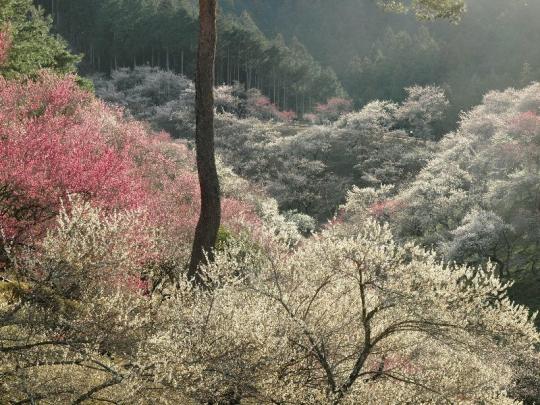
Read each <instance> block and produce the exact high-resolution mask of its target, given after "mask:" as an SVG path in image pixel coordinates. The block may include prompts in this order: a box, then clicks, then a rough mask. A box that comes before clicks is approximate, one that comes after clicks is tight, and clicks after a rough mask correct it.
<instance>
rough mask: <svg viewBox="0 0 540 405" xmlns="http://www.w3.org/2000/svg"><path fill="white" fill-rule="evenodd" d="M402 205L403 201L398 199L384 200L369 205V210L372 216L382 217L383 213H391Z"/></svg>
mask: <svg viewBox="0 0 540 405" xmlns="http://www.w3.org/2000/svg"><path fill="white" fill-rule="evenodd" d="M403 206H404V204H403V201H400V200H385V201H380V202H377V203H375V204H373V205H371V206H370V207H369V212H370V214H371V215H373V216H374V217H378V218H380V217H383V216H385V215H392V214H394V213H396V212H397V211H399V209H400V208H402V207H403Z"/></svg>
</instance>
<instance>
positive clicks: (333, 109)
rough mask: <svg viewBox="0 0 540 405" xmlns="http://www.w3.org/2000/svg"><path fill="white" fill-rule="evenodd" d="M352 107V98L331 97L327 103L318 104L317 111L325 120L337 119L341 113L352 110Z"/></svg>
mask: <svg viewBox="0 0 540 405" xmlns="http://www.w3.org/2000/svg"><path fill="white" fill-rule="evenodd" d="M352 108H353V103H352V101H351V100H348V99H345V98H339V97H334V98H331V99H329V100H328V101H327V102H326V104H317V105H316V106H315V112H316V114H317V115H318V116H319V117H320V119H321V120H323V121H335V120H337V119H338V118H339V116H340V115H342V114H345V113H348V112H351V111H352Z"/></svg>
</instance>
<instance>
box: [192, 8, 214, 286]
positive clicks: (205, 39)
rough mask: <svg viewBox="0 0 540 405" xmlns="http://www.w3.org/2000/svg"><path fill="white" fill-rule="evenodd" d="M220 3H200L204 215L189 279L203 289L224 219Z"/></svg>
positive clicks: (199, 144) (199, 143)
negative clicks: (217, 95)
mask: <svg viewBox="0 0 540 405" xmlns="http://www.w3.org/2000/svg"><path fill="white" fill-rule="evenodd" d="M216 3H217V0H199V8H200V11H199V24H200V29H199V49H198V54H197V78H196V93H195V105H196V125H197V126H196V132H195V144H196V149H197V170H198V172H199V183H200V188H201V213H200V217H199V222H198V223H197V228H196V230H195V238H194V241H193V250H192V252H191V261H190V264H189V270H188V278H189V279H190V280H192V281H193V282H194V283H196V284H198V285H200V286H204V280H203V279H202V277H201V273H200V271H199V265H201V264H203V263H205V262H206V257H205V253H206V254H207V255H208V259H212V253H213V252H212V250H213V248H214V245H215V243H216V238H217V233H218V229H219V224H220V220H221V206H220V195H219V194H220V192H219V179H218V175H217V169H216V160H215V155H214V93H213V88H214V69H215V67H214V63H215V54H216Z"/></svg>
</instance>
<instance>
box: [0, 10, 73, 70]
mask: <svg viewBox="0 0 540 405" xmlns="http://www.w3.org/2000/svg"><path fill="white" fill-rule="evenodd" d="M51 24H52V20H51V19H50V18H48V17H45V16H44V13H43V11H42V10H41V9H37V8H36V7H35V6H33V4H32V0H0V30H7V31H8V32H9V33H10V35H11V37H12V41H13V42H12V46H11V48H10V49H9V53H8V59H7V61H6V62H5V63H4V64H2V65H1V66H0V75H2V76H5V77H8V78H17V77H21V76H28V75H30V76H32V75H34V74H35V73H36V72H37V71H38V70H40V69H51V70H54V71H55V72H58V73H61V74H64V73H69V72H74V71H75V64H76V63H77V62H78V61H79V59H80V58H79V57H78V56H75V55H73V54H71V53H70V52H69V50H68V49H67V44H66V42H65V41H64V40H62V39H61V38H60V37H59V36H56V35H54V34H52V33H51Z"/></svg>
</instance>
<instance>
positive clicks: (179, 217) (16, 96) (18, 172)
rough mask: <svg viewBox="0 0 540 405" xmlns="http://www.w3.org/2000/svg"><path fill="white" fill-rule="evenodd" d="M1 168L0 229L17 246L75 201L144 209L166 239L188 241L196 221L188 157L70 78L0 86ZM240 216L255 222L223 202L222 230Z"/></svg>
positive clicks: (244, 208) (243, 207)
mask: <svg viewBox="0 0 540 405" xmlns="http://www.w3.org/2000/svg"><path fill="white" fill-rule="evenodd" d="M0 166H1V170H0V226H1V228H2V230H3V232H4V234H5V236H6V237H7V238H8V239H10V240H12V241H14V242H15V243H29V241H32V240H39V238H40V237H42V236H43V235H44V232H45V231H46V230H47V229H48V228H49V227H50V226H52V224H54V219H55V217H56V215H57V213H58V212H59V210H60V207H61V204H62V201H63V202H64V204H66V203H67V202H68V201H69V199H68V196H69V195H71V194H77V195H79V196H81V197H82V198H84V199H86V200H87V201H89V202H91V203H92V204H93V205H95V206H99V207H101V208H103V209H105V211H114V210H117V209H129V210H140V211H141V212H143V213H144V215H145V216H146V222H147V223H148V224H149V226H150V227H153V228H159V229H161V232H162V234H165V235H166V236H167V238H168V239H174V240H178V241H186V242H187V241H188V240H190V239H191V237H192V234H193V231H194V228H195V225H196V222H197V218H198V212H199V192H200V191H199V184H198V177H197V173H196V171H195V170H194V168H195V161H194V156H193V153H192V152H191V151H190V150H189V149H188V148H187V146H185V145H184V144H181V143H174V142H172V141H171V140H170V139H169V137H168V136H167V134H164V133H162V134H153V133H151V131H149V130H148V128H147V127H146V126H145V125H143V124H141V123H138V122H134V121H128V120H126V119H124V118H123V116H122V111H120V110H115V109H111V108H109V107H107V106H105V105H104V104H103V103H101V102H99V101H97V100H96V99H95V98H94V97H93V96H92V95H91V94H89V93H87V92H85V91H83V90H81V89H80V88H78V86H77V85H76V83H75V78H74V77H65V78H58V77H55V76H52V75H50V74H46V73H44V74H42V75H41V76H40V77H39V78H38V79H37V80H36V81H27V82H24V83H23V82H17V81H7V80H5V79H2V78H0ZM239 217H242V218H243V219H244V220H246V221H251V222H252V223H253V224H255V223H257V221H258V220H257V218H256V215H255V214H254V212H253V210H252V208H251V207H250V206H249V205H247V204H244V203H243V202H241V201H237V200H232V199H225V200H224V201H223V219H224V222H225V223H227V224H229V223H230V224H231V227H233V225H234V226H235V225H236V224H237V222H238V221H237V218H239ZM142 233H144V231H143V230H141V234H140V235H139V236H138V239H134V246H136V245H141V244H144V243H145V238H144V236H143V235H142ZM137 250H138V251H140V250H141V249H137ZM142 250H144V249H142Z"/></svg>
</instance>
